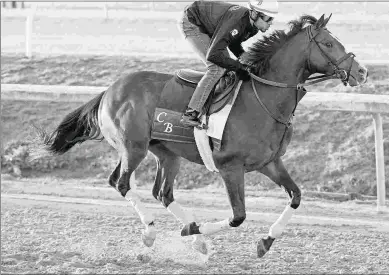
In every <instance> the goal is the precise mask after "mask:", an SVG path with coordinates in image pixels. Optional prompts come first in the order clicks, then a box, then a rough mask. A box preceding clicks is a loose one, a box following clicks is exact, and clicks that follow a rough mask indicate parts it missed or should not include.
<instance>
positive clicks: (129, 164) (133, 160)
mask: <svg viewBox="0 0 389 275" xmlns="http://www.w3.org/2000/svg"><path fill="white" fill-rule="evenodd" d="M128 143H129V144H128V145H127V146H126V147H127V148H126V150H123V151H122V156H121V159H120V161H119V163H118V165H117V166H116V168H115V170H114V171H113V172H112V174H111V176H110V177H109V184H110V185H111V186H112V187H114V188H115V189H116V190H118V191H119V192H120V194H121V195H122V196H123V197H124V198H125V199H127V200H128V201H130V202H131V204H132V205H133V207H134V208H135V210H136V212H137V213H138V215H139V217H140V219H141V221H142V223H143V224H144V226H145V228H146V229H145V231H144V232H143V234H142V240H143V243H144V244H145V245H146V246H149V247H150V246H152V245H153V243H154V241H155V238H156V232H155V228H154V216H153V214H152V213H151V212H150V211H148V210H147V209H146V207H145V206H144V204H143V203H142V202H141V201H140V197H139V195H138V194H137V192H136V186H135V184H134V183H132V184H131V175H132V173H133V172H134V170H135V169H136V168H137V167H138V165H139V164H140V163H141V161H142V160H143V159H144V158H145V156H146V154H147V143H146V142H133V141H130V142H128Z"/></svg>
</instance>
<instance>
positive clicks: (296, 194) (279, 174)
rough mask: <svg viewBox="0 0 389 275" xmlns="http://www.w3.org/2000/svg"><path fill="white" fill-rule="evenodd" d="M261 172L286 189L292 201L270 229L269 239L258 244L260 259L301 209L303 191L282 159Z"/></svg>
mask: <svg viewBox="0 0 389 275" xmlns="http://www.w3.org/2000/svg"><path fill="white" fill-rule="evenodd" d="M259 171H260V172H261V173H263V174H264V175H266V176H268V177H269V178H270V179H271V180H273V181H274V182H275V183H276V184H278V185H280V186H282V187H283V188H285V191H286V192H287V193H288V195H289V197H290V199H291V201H290V203H289V204H288V205H287V206H286V207H285V210H284V212H282V214H281V216H280V217H279V218H278V219H277V220H276V221H275V223H273V225H272V226H271V227H270V229H269V235H268V237H267V238H266V239H261V240H260V241H259V242H258V243H257V254H258V257H263V256H264V255H265V254H266V252H267V251H268V250H269V249H270V247H271V245H272V244H273V241H274V240H275V238H278V237H279V236H281V234H282V232H283V231H284V229H285V227H286V225H287V223H288V221H289V220H290V218H291V217H292V215H293V213H294V211H295V210H296V209H297V208H298V207H299V205H300V201H301V191H300V189H299V188H298V187H297V185H296V184H295V183H294V181H293V180H292V178H291V177H290V176H289V173H288V171H286V169H285V167H284V164H283V162H282V160H281V159H276V160H274V161H273V162H271V163H269V164H268V165H266V166H265V167H263V168H262V169H261V170H259Z"/></svg>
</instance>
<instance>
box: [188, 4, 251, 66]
mask: <svg viewBox="0 0 389 275" xmlns="http://www.w3.org/2000/svg"><path fill="white" fill-rule="evenodd" d="M185 12H186V15H187V17H188V20H189V22H191V23H192V24H194V25H196V26H199V27H200V30H201V31H202V32H203V33H205V34H208V36H209V37H210V38H211V44H210V48H209V50H208V53H207V56H206V58H207V60H208V61H210V62H212V63H214V64H216V65H218V66H220V67H222V68H225V69H228V70H234V71H236V70H237V69H242V65H241V64H240V63H239V62H238V61H237V60H234V59H232V58H231V57H229V56H228V55H226V54H225V53H226V51H225V50H226V49H227V47H228V48H229V49H230V51H231V52H232V53H233V54H234V55H235V56H236V57H239V56H240V55H241V54H242V53H243V52H244V50H243V48H242V45H241V44H242V42H244V41H246V40H247V39H249V38H250V37H252V36H254V35H256V34H257V33H258V29H256V28H255V27H253V26H252V25H251V23H250V15H249V9H248V8H245V7H242V6H238V5H234V4H230V3H226V2H217V1H195V2H193V3H192V4H191V5H189V6H188V7H187V8H186V9H185Z"/></svg>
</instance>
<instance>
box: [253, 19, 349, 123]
mask: <svg viewBox="0 0 389 275" xmlns="http://www.w3.org/2000/svg"><path fill="white" fill-rule="evenodd" d="M313 27H314V26H313V25H311V26H308V27H307V28H306V30H307V35H308V39H309V42H310V44H309V55H308V56H310V55H311V50H312V46H311V45H312V44H311V42H312V41H313V42H314V43H315V44H316V46H317V47H318V48H319V50H320V52H321V54H322V55H323V57H324V58H325V59H326V60H327V62H328V65H330V66H331V67H332V69H333V74H332V75H326V74H322V75H319V76H315V77H310V78H308V79H307V80H311V81H310V82H308V83H298V84H286V83H281V82H276V81H271V80H267V79H264V78H261V77H258V76H256V75H254V74H252V73H250V76H251V85H252V88H253V91H254V94H255V97H256V98H257V100H258V101H259V103H260V104H261V106H262V108H263V109H264V110H265V111H266V112H267V113H268V114H269V115H270V116H271V117H272V118H273V119H274V120H276V121H277V122H279V123H282V124H284V125H285V126H286V127H287V128H289V127H290V125H291V124H292V122H291V121H292V118H293V116H294V112H295V110H296V108H297V104H298V102H297V99H296V105H295V107H294V109H293V111H292V113H291V115H290V116H289V119H288V120H287V121H285V120H283V119H280V118H277V117H276V116H275V115H274V114H273V113H272V112H271V111H270V110H269V109H268V108H267V107H266V105H265V104H264V103H263V102H262V100H261V98H260V97H259V95H258V92H257V89H256V87H255V85H254V80H256V81H258V82H261V83H263V84H266V85H270V86H274V87H279V88H296V89H297V92H307V91H306V90H305V89H304V87H305V86H310V85H313V84H316V83H319V82H323V81H326V80H329V79H340V80H341V81H342V83H343V84H344V85H347V82H348V80H349V77H350V72H351V68H352V64H353V62H354V57H355V54H354V53H352V52H350V53H347V54H345V55H344V56H343V57H341V58H339V59H338V60H336V61H333V60H332V58H331V57H330V56H329V55H328V54H327V53H326V52H324V51H323V49H322V48H321V47H320V45H319V42H317V41H316V39H315V37H316V36H317V35H318V34H319V31H318V30H317V29H313ZM349 58H351V63H350V67H349V68H348V71H346V70H343V69H341V68H339V65H340V64H341V63H343V62H344V61H345V60H347V59H349ZM309 60H310V58H308V70H309V71H312V70H311V64H310V62H309ZM296 96H298V93H296Z"/></svg>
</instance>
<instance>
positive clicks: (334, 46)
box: [306, 14, 368, 86]
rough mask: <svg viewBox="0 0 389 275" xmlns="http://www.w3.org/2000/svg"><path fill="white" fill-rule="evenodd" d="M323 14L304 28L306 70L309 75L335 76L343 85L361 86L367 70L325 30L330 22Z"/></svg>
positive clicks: (365, 78) (364, 80)
mask: <svg viewBox="0 0 389 275" xmlns="http://www.w3.org/2000/svg"><path fill="white" fill-rule="evenodd" d="M330 18H331V15H330V16H329V17H328V18H326V19H325V18H324V14H323V15H322V16H321V17H320V19H319V20H317V22H316V23H315V24H313V25H310V26H308V27H307V28H306V31H307V34H308V39H309V41H310V43H309V46H308V47H309V49H308V59H307V60H308V62H307V64H308V70H309V71H310V72H311V73H316V72H317V73H322V74H327V75H332V74H335V75H336V76H337V77H338V78H339V79H340V80H342V81H343V83H344V84H345V85H346V84H347V83H348V84H350V86H357V85H360V84H363V83H365V82H366V80H367V75H368V73H367V69H366V68H365V67H364V66H363V65H361V64H360V63H359V62H358V61H357V60H356V59H355V58H354V57H355V55H354V54H353V53H351V52H349V53H347V51H346V49H345V47H344V46H343V44H342V43H341V42H340V41H339V39H337V38H336V37H335V36H334V35H333V34H332V33H331V32H330V31H329V30H328V29H327V28H326V25H327V23H328V21H329V20H330Z"/></svg>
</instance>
